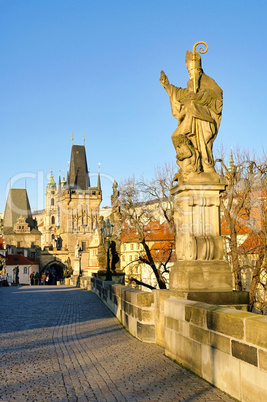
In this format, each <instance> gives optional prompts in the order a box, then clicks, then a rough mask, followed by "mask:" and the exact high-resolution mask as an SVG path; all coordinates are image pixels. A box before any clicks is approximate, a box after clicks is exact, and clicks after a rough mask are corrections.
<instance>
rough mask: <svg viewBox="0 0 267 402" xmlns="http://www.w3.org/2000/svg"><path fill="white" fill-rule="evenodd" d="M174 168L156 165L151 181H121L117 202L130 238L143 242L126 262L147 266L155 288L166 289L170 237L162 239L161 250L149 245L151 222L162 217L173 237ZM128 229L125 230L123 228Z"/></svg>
mask: <svg viewBox="0 0 267 402" xmlns="http://www.w3.org/2000/svg"><path fill="white" fill-rule="evenodd" d="M173 177H174V174H173V169H172V168H171V167H170V166H168V165H165V166H164V167H161V168H157V169H156V172H155V178H154V179H153V180H150V181H145V180H144V179H141V180H138V181H137V180H136V179H135V177H131V178H128V179H126V180H124V181H123V182H122V183H121V184H120V204H121V211H122V215H123V221H124V222H125V228H126V227H127V230H128V232H129V233H128V234H129V238H133V237H134V238H135V241H136V242H139V243H140V244H141V245H142V250H141V251H139V252H138V255H137V258H136V259H134V261H132V262H130V263H129V264H127V266H126V267H128V266H129V265H140V264H145V265H147V266H149V267H150V268H151V269H152V271H153V273H154V275H155V278H156V281H157V284H158V287H159V288H160V289H166V288H167V286H166V274H168V273H169V267H168V266H169V262H170V260H171V259H172V258H173V250H174V241H173V239H172V240H170V241H168V242H165V243H164V245H163V246H162V247H161V249H160V250H155V248H153V245H152V246H151V245H149V238H150V236H149V231H150V228H151V227H150V225H152V224H153V223H155V222H157V221H160V220H161V221H162V220H165V222H166V223H167V226H168V230H169V232H170V233H172V234H173V236H174V221H173V204H172V196H171V194H170V188H171V187H172V178H173ZM126 232H127V231H126ZM129 280H130V281H131V282H135V283H136V284H137V285H142V286H145V287H147V288H150V289H154V288H155V287H154V286H151V285H150V284H148V283H145V282H143V281H142V280H139V279H138V278H137V277H136V276H135V275H130V277H129Z"/></svg>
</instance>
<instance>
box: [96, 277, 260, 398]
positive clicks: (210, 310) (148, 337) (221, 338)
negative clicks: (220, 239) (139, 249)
mask: <svg viewBox="0 0 267 402" xmlns="http://www.w3.org/2000/svg"><path fill="white" fill-rule="evenodd" d="M91 290H92V291H93V292H94V293H96V294H97V295H98V296H99V297H100V298H101V300H102V301H103V302H104V303H105V305H106V306H107V307H108V308H109V309H110V310H111V311H112V312H113V314H114V315H115V316H116V317H117V318H118V320H119V321H120V322H121V323H122V324H123V325H124V326H125V328H126V329H127V330H128V331H129V332H130V333H131V334H132V335H134V336H135V337H137V338H138V339H140V340H141V341H143V342H155V343H157V344H159V345H161V346H162V347H164V348H165V354H166V355H167V356H169V357H170V358H171V359H173V360H175V361H177V362H178V363H180V364H182V365H183V366H184V367H186V368H188V369H190V370H191V371H192V372H194V373H196V374H197V375H199V376H200V377H202V378H204V379H205V380H207V381H208V382H210V383H212V384H214V385H215V386H216V387H217V388H219V389H221V390H223V391H224V392H226V393H228V394H229V395H231V396H232V397H234V398H236V399H238V400H240V401H257V402H259V401H266V400H267V385H266V384H267V337H266V333H267V317H265V316H261V315H258V314H252V313H248V312H246V311H243V310H236V309H233V308H228V307H224V306H217V305H212V304H207V303H204V302H202V301H193V300H188V299H184V298H181V292H180V293H179V292H175V291H168V290H155V291H153V292H143V291H140V290H136V289H132V288H127V287H125V286H122V285H117V284H113V283H112V282H105V281H102V280H101V279H99V278H92V282H91ZM177 295H180V297H177Z"/></svg>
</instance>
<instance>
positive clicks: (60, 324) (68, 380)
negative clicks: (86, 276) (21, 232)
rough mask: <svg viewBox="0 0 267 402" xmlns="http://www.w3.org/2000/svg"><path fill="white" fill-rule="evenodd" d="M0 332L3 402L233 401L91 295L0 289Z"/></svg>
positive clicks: (49, 288)
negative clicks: (140, 337)
mask: <svg viewBox="0 0 267 402" xmlns="http://www.w3.org/2000/svg"><path fill="white" fill-rule="evenodd" d="M0 328H1V329H0V356H1V357H0V369H1V374H0V401H46V400H49V401H81V402H82V401H151V400H152V401H232V399H231V398H230V397H228V396H227V395H225V394H224V393H222V392H221V391H219V390H217V389H216V388H213V387H212V386H211V385H209V384H207V383H206V382H205V381H203V380H202V379H200V378H198V377H196V376H195V375H193V374H192V373H190V372H188V371H186V370H185V369H183V368H181V367H180V366H179V365H177V364H175V363H174V362H172V361H171V360H169V359H168V358H167V357H165V356H164V354H163V353H164V351H163V349H162V348H160V347H159V346H157V345H150V344H145V343H142V342H140V341H138V340H137V339H135V338H133V337H132V336H131V335H130V334H128V333H127V332H126V331H125V330H124V329H123V328H122V327H121V325H120V324H119V323H118V321H117V320H116V318H114V317H113V315H112V314H111V313H110V312H109V310H108V309H106V307H105V306H104V305H103V304H102V303H101V302H100V301H99V300H98V298H97V296H95V295H94V294H92V293H91V292H88V291H85V290H81V289H76V288H71V287H64V286H61V287H55V286H54V287H53V286H44V287H43V286H39V287H38V286H33V287H12V288H0Z"/></svg>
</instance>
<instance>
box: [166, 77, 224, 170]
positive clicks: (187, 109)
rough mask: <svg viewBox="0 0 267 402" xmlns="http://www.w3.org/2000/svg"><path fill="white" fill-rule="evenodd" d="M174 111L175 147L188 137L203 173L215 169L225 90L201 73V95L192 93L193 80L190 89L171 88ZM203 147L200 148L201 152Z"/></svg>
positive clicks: (189, 84)
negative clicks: (198, 158) (176, 124)
mask: <svg viewBox="0 0 267 402" xmlns="http://www.w3.org/2000/svg"><path fill="white" fill-rule="evenodd" d="M168 93H169V96H170V102H171V109H172V114H173V116H174V117H175V118H176V119H178V127H177V129H176V130H175V132H174V133H173V135H172V141H173V144H174V147H175V148H176V147H177V143H178V141H177V140H178V137H179V135H182V134H183V135H186V136H188V137H189V139H190V140H191V141H192V143H193V145H194V147H195V149H196V150H198V151H199V152H200V155H201V161H202V168H203V170H204V171H205V170H208V169H210V168H212V169H213V165H214V161H213V156H212V145H213V141H214V139H215V137H216V135H217V133H218V129H219V125H220V122H221V114H222V90H221V88H220V87H219V86H218V85H217V84H216V82H215V81H214V80H213V79H212V78H210V77H209V76H207V75H206V74H204V73H202V75H201V77H200V82H199V89H198V92H197V93H196V94H195V93H194V90H193V81H192V80H189V81H188V83H187V88H177V87H175V86H174V85H169V87H168ZM196 120H197V124H198V136H199V139H198V142H199V146H198V143H197V138H196ZM199 147H200V149H198V148H199Z"/></svg>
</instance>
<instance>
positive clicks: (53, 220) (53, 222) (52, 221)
mask: <svg viewBox="0 0 267 402" xmlns="http://www.w3.org/2000/svg"><path fill="white" fill-rule="evenodd" d="M51 224H52V225H54V224H55V217H54V216H52V218H51Z"/></svg>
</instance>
